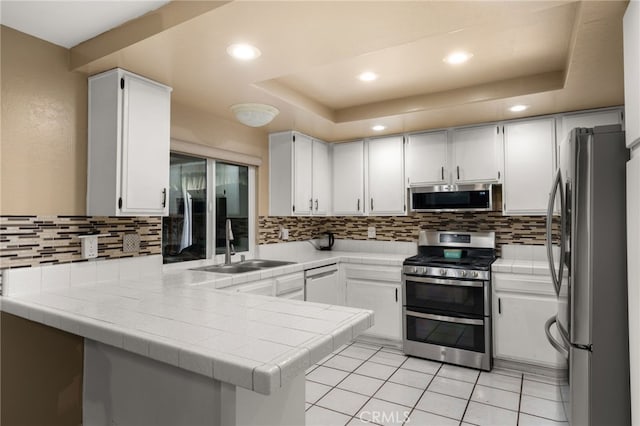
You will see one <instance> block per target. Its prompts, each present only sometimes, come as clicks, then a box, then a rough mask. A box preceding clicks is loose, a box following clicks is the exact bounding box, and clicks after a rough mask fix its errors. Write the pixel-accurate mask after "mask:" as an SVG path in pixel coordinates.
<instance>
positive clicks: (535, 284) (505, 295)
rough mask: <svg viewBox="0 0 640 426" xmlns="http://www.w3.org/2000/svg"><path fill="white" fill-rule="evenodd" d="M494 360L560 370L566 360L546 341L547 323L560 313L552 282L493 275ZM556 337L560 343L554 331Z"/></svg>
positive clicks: (541, 278) (533, 278) (537, 278)
mask: <svg viewBox="0 0 640 426" xmlns="http://www.w3.org/2000/svg"><path fill="white" fill-rule="evenodd" d="M493 284H494V293H493V343H494V351H493V352H494V353H493V356H494V357H495V358H498V359H503V360H508V361H516V362H522V363H526V364H534V365H538V366H543V367H549V368H561V367H563V366H564V365H565V364H566V360H565V359H564V358H563V357H562V355H561V354H560V353H559V352H557V351H556V350H555V349H554V348H553V347H552V346H551V344H550V343H549V342H548V341H547V336H546V334H545V329H544V326H545V322H546V321H547V320H548V319H549V318H551V317H552V316H554V315H556V314H557V313H558V302H557V299H556V296H555V293H554V292H553V284H552V283H551V278H549V277H547V276H535V275H517V274H493ZM552 333H553V334H554V337H555V338H556V339H557V340H558V341H559V340H560V337H559V336H558V335H557V332H556V330H555V328H554V327H553V328H552Z"/></svg>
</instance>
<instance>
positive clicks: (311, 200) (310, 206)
mask: <svg viewBox="0 0 640 426" xmlns="http://www.w3.org/2000/svg"><path fill="white" fill-rule="evenodd" d="M309 210H311V211H313V198H309Z"/></svg>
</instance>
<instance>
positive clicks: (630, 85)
mask: <svg viewBox="0 0 640 426" xmlns="http://www.w3.org/2000/svg"><path fill="white" fill-rule="evenodd" d="M622 32H623V40H624V110H625V112H626V116H627V117H626V123H625V134H626V139H627V148H631V146H632V145H634V143H637V142H638V140H640V47H639V46H640V2H637V1H630V2H629V5H628V6H627V10H626V12H625V13H624V19H623V31H622Z"/></svg>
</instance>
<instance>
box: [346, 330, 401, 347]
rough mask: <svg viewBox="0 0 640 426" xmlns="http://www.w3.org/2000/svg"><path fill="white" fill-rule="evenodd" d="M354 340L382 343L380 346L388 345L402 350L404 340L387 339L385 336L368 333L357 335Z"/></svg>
mask: <svg viewBox="0 0 640 426" xmlns="http://www.w3.org/2000/svg"><path fill="white" fill-rule="evenodd" d="M354 342H362V343H369V344H372V345H380V346H386V347H389V348H394V349H399V350H402V342H400V341H398V340H391V339H386V338H384V337H378V336H371V335H368V334H366V333H365V334H361V335H359V336H358V337H356V338H355V339H354Z"/></svg>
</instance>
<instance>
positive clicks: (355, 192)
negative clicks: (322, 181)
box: [332, 141, 364, 215]
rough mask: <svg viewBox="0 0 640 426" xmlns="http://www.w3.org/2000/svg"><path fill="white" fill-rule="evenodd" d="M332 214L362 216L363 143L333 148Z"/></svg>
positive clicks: (336, 145) (338, 145)
mask: <svg viewBox="0 0 640 426" xmlns="http://www.w3.org/2000/svg"><path fill="white" fill-rule="evenodd" d="M332 160H333V213H334V214H335V215H362V214H364V142H363V141H356V142H346V143H337V144H334V146H333V153H332Z"/></svg>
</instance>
